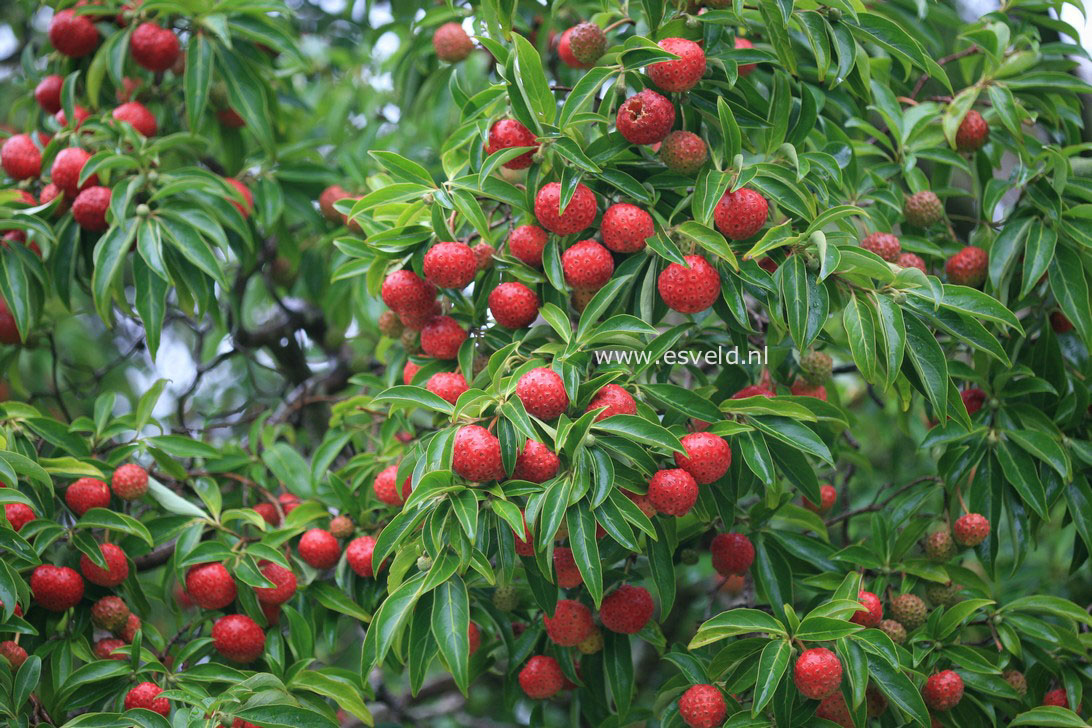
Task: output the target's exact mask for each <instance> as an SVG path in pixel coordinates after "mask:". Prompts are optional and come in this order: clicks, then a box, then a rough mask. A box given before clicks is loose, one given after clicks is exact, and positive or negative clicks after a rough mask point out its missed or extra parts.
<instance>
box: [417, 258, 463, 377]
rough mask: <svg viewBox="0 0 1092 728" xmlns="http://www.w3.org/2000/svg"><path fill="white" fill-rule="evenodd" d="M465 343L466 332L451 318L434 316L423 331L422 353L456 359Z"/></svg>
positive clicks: (438, 357) (436, 357)
mask: <svg viewBox="0 0 1092 728" xmlns="http://www.w3.org/2000/svg"><path fill="white" fill-rule="evenodd" d="M471 255H473V253H471ZM464 341H466V330H465V329H464V328H463V327H462V326H459V323H458V322H457V321H456V320H455V319H453V318H451V317H450V316H433V317H432V318H431V319H429V321H428V323H427V324H425V327H424V328H423V329H421V351H423V352H424V353H425V354H427V355H428V356H431V357H433V358H434V359H454V358H455V357H456V356H458V355H459V347H460V346H462V345H463V342H464Z"/></svg>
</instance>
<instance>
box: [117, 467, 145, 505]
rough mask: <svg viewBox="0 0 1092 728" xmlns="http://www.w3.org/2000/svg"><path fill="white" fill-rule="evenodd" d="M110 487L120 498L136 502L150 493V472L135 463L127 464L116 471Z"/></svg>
mask: <svg viewBox="0 0 1092 728" xmlns="http://www.w3.org/2000/svg"><path fill="white" fill-rule="evenodd" d="M110 487H111V488H113V490H114V495H116V496H117V497H118V498H121V499H122V500H135V499H137V498H139V497H141V496H142V495H144V494H145V493H147V492H148V471H147V470H145V469H144V468H142V467H140V466H139V465H136V464H134V463H126V464H125V465H122V466H120V467H119V468H118V469H117V470H115V471H114V477H113V478H111V479H110Z"/></svg>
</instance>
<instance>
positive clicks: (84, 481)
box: [64, 478, 110, 516]
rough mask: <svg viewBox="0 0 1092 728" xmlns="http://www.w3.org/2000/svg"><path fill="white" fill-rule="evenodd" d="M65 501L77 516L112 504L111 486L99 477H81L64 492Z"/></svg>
mask: <svg viewBox="0 0 1092 728" xmlns="http://www.w3.org/2000/svg"><path fill="white" fill-rule="evenodd" d="M64 502H65V503H66V504H67V505H68V507H69V508H70V509H72V512H73V513H75V514H76V515H77V516H82V515H83V514H84V513H87V512H88V511H89V510H91V509H92V508H108V507H109V506H110V486H108V485H107V484H106V483H104V482H102V481H101V480H98V479H97V478H80V479H79V480H77V481H76V482H75V483H73V484H72V485H70V486H68V490H66V491H65V492H64Z"/></svg>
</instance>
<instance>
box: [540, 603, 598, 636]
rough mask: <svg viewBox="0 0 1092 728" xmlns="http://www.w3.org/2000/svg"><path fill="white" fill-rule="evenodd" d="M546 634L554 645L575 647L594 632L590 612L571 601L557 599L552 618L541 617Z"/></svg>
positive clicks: (593, 623)
mask: <svg viewBox="0 0 1092 728" xmlns="http://www.w3.org/2000/svg"><path fill="white" fill-rule="evenodd" d="M542 623H543V624H544V625H545V627H546V634H547V635H548V636H549V637H550V639H551V640H553V642H554V643H555V644H558V645H561V646H562V647H575V646H576V645H578V644H580V643H581V642H583V641H584V639H585V638H587V636H588V635H590V634H591V633H592V632H594V631H595V622H594V621H592V613H591V610H590V609H588V608H587V607H586V606H584V605H583V604H581V603H580V602H578V601H575V600H573V599H559V600H558V602H557V606H556V607H555V608H554V616H553V617H548V616H546V615H543V616H542Z"/></svg>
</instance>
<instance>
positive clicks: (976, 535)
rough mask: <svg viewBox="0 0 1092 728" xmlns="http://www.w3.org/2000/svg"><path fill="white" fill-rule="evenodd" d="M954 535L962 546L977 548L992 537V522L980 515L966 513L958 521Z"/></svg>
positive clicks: (953, 531)
mask: <svg viewBox="0 0 1092 728" xmlns="http://www.w3.org/2000/svg"><path fill="white" fill-rule="evenodd" d="M952 535H953V536H955V540H956V543H957V544H959V545H960V546H969V547H974V546H977V545H978V544H980V543H982V542H983V541H985V540H986V538H987V537H988V536H989V535H990V522H989V521H988V520H987V519H986V517H985V516H983V515H981V514H979V513H965V514H963V515H962V516H960V517H959V518H957V519H956V522H955V524H954V525H953V526H952Z"/></svg>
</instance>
